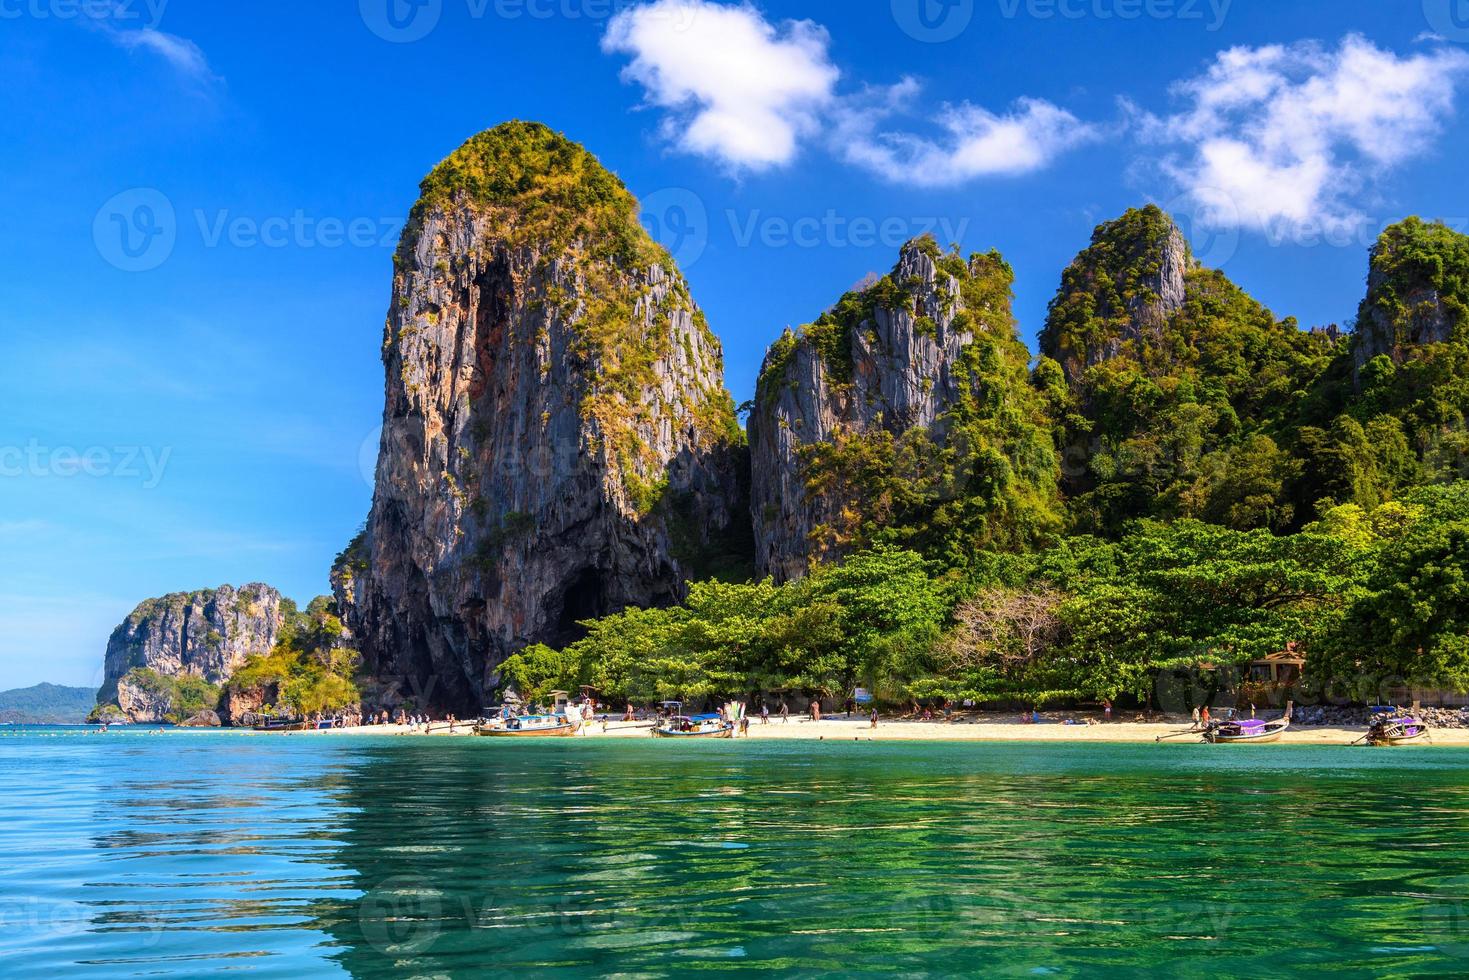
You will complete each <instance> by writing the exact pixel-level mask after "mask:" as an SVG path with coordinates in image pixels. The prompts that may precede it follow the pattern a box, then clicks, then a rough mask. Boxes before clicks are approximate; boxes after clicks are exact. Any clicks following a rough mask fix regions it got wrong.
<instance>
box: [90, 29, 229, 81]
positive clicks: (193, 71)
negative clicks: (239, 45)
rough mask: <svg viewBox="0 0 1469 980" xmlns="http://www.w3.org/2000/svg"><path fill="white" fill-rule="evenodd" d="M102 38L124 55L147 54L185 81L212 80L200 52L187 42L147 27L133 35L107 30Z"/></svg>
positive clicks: (190, 42) (132, 32) (131, 32)
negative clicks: (135, 52) (106, 39)
mask: <svg viewBox="0 0 1469 980" xmlns="http://www.w3.org/2000/svg"><path fill="white" fill-rule="evenodd" d="M106 34H107V36H108V37H109V38H111V39H112V42H113V43H114V44H116V45H118V46H119V47H122V48H125V49H127V50H128V51H140V50H141V51H151V52H152V53H154V54H156V55H158V56H159V57H161V58H162V59H163V60H164V61H166V62H168V63H169V64H170V65H171V66H173V68H174V69H175V70H177V71H178V72H179V73H180V74H181V75H183V76H184V77H186V78H189V79H192V80H194V81H199V82H209V81H214V80H215V75H214V72H213V71H212V70H211V69H210V67H209V60H208V59H207V58H205V57H204V51H203V50H202V49H201V48H200V47H199V45H197V44H195V43H194V42H193V41H190V40H188V39H187V38H182V37H179V36H178V35H176V34H166V33H164V32H163V31H159V30H154V29H153V28H151V27H144V28H140V29H138V30H133V31H129V30H120V29H117V28H108V29H107V31H106Z"/></svg>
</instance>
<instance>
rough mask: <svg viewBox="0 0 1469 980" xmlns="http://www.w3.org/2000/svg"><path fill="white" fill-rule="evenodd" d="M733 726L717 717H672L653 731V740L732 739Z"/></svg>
mask: <svg viewBox="0 0 1469 980" xmlns="http://www.w3.org/2000/svg"><path fill="white" fill-rule="evenodd" d="M734 731H735V726H734V724H733V723H732V722H728V721H725V720H724V719H723V718H721V717H719V716H718V715H674V716H673V717H671V718H668V719H666V720H665V721H664V722H663V723H662V724H660V725H659V726H658V727H657V728H654V729H653V736H654V737H655V738H734Z"/></svg>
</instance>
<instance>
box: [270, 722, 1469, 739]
mask: <svg viewBox="0 0 1469 980" xmlns="http://www.w3.org/2000/svg"><path fill="white" fill-rule="evenodd" d="M1188 727H1189V723H1188V722H1187V721H1172V722H1144V721H1115V722H1102V723H1098V724H1091V725H1088V724H1081V725H1062V724H1056V723H1045V724H1040V725H1030V724H1022V723H1021V722H1020V721H1018V720H1001V718H1000V717H999V716H994V715H989V716H983V717H982V719H981V720H962V721H960V720H956V721H954V722H951V723H946V722H942V721H929V722H925V721H898V720H893V721H889V720H886V719H882V720H879V722H878V726H877V728H875V729H874V728H872V727H871V725H870V723H869V722H868V721H867V720H865V719H863V720H859V719H856V718H853V719H851V720H847V719H843V718H841V717H840V716H838V717H836V718H826V719H823V720H821V721H820V722H813V721H811V720H809V719H808V718H805V717H804V716H803V717H800V718H795V717H793V718H791V719H790V721H788V722H784V723H782V722H781V721H780V719H779V718H771V720H770V723H769V724H761V722H760V719H759V718H753V719H751V721H750V734H749V738H751V739H753V740H757V741H758V740H763V739H805V740H810V741H814V740H831V741H853V740H857V741H883V742H887V741H923V740H928V741H987V742H1153V741H1156V740H1157V738H1158V736H1160V735H1169V734H1172V733H1174V732H1180V731H1185V730H1187V729H1188ZM651 729H652V723H651V722H646V721H644V722H622V721H612V722H609V723H608V725H607V727H606V730H605V731H604V730H603V726H602V723H601V722H596V723H595V724H593V725H592V726H591V727H590V729H589V730H588V733H587V734H586V735H585V736H578V737H585V738H649V737H651ZM1363 731H1364V729H1351V728H1292V729H1290V730H1289V731H1287V732H1286V733H1285V735H1284V736H1283V737H1282V738H1281V740H1280V742H1278V743H1275V744H1280V745H1347V744H1350V743H1351V742H1354V741H1356V740H1358V739H1360V738H1361V737H1362V734H1363ZM255 734H263V735H268V737H274V738H278V737H286V738H290V737H294V736H308V737H309V736H323V737H328V738H330V737H333V736H345V735H401V736H403V737H406V738H435V737H440V738H441V737H448V736H450V735H451V734H452V735H453V736H456V737H465V736H471V735H473V734H474V726H473V724H471V723H464V722H460V723H458V724H456V726H455V730H454V732H452V733H451V732H450V731H449V726H448V723H447V722H435V723H434V724H433V726H432V727H431V730H430V731H429V732H428V733H427V734H425V733H424V732H423V730H422V729H421V728H419V729H413V728H407V727H404V726H400V725H373V726H367V727H362V728H336V729H326V730H322V731H309V732H280V733H255ZM1432 739H1433V744H1434V745H1469V729H1462V728H1458V729H1451V728H1444V729H1434V731H1433V734H1432ZM1196 740H1197V736H1191V735H1183V736H1179V737H1177V738H1176V739H1169V741H1178V742H1184V743H1187V742H1190V741H1196Z"/></svg>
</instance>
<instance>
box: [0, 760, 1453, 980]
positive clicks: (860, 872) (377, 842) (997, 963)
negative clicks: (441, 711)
mask: <svg viewBox="0 0 1469 980" xmlns="http://www.w3.org/2000/svg"><path fill="white" fill-rule="evenodd" d="M1466 777H1469V751H1463V750H1449V749H1404V750H1398V751H1369V750H1365V749H1346V748H1341V749H1321V748H1296V747H1291V746H1277V747H1266V746H1249V747H1234V748H1228V747H1223V748H1215V747H1208V746H1166V745H1165V746H1060V745H1044V746H1025V745H993V744H964V745H959V744H931V745H917V746H914V745H884V744H876V743H860V744H835V743H829V742H826V743H807V744H792V743H782V744H775V745H768V744H741V743H733V744H723V743H720V744H716V743H709V744H704V745H682V744H680V745H670V744H667V743H662V742H655V741H653V740H651V739H650V740H648V741H647V742H646V743H642V742H638V743H626V742H619V743H615V744H609V743H600V742H595V741H587V742H583V741H571V740H565V741H563V740H555V741H548V742H546V743H543V744H536V743H530V744H528V743H524V742H514V743H510V744H506V743H505V742H502V741H499V740H464V741H462V742H453V743H450V742H446V741H440V740H434V741H431V742H430V741H427V740H413V739H350V738H317V737H295V738H282V737H269V738H257V737H249V736H242V735H231V734H221V733H171V734H169V735H167V736H144V735H134V734H131V733H126V734H117V733H114V734H111V735H108V736H83V735H76V734H57V735H44V734H34V733H32V734H26V735H21V736H6V737H0V817H3V828H4V829H3V832H0V896H3V897H0V916H3V918H0V962H3V963H5V964H6V967H5V971H4V972H6V973H7V974H12V971H17V972H15V973H13V975H32V976H33V975H45V974H46V973H48V972H50V973H59V972H63V971H70V970H73V969H76V968H78V967H85V968H86V971H85V972H87V973H89V974H92V975H96V976H142V975H147V976H197V975H200V974H201V973H208V972H213V971H231V972H244V973H249V974H251V975H265V976H298V977H299V976H303V975H311V976H322V975H333V974H335V975H348V976H354V977H364V978H369V977H370V978H377V977H400V976H475V975H494V974H502V973H503V974H511V973H520V974H534V975H547V974H563V973H564V974H566V975H568V976H570V975H582V976H585V975H588V974H595V975H600V974H608V973H619V974H624V975H629V976H631V975H638V976H667V975H674V974H688V973H701V972H712V971H714V970H720V971H729V970H740V971H750V972H769V971H787V972H794V973H803V974H804V973H825V974H832V975H838V974H848V973H862V972H868V973H893V972H899V973H909V974H936V975H944V974H954V973H979V972H983V973H985V974H986V975H994V976H1043V975H1055V976H1076V975H1089V974H1095V973H1124V974H1127V973H1136V974H1141V973H1144V972H1166V973H1167V974H1169V975H1175V976H1177V975H1204V974H1206V973H1208V974H1220V973H1233V974H1239V975H1247V976H1260V975H1277V976H1278V975H1285V974H1298V975H1304V974H1308V973H1311V974H1314V973H1319V972H1322V971H1324V970H1331V971H1333V972H1335V973H1338V974H1342V975H1383V974H1398V975H1414V976H1424V975H1441V976H1451V975H1463V974H1465V973H1466V972H1469V916H1466V914H1465V913H1466V912H1469V779H1466Z"/></svg>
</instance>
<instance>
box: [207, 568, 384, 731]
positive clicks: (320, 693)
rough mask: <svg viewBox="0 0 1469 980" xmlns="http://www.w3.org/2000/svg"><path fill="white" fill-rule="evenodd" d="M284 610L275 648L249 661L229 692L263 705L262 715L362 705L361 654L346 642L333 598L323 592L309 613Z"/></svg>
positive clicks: (301, 714)
mask: <svg viewBox="0 0 1469 980" xmlns="http://www.w3.org/2000/svg"><path fill="white" fill-rule="evenodd" d="M284 611H285V613H286V618H285V624H284V626H283V628H282V630H281V637H280V640H279V642H278V643H277V644H276V646H275V649H273V650H271V652H270V653H268V654H265V655H263V656H259V655H257V656H253V657H251V658H249V659H248V660H246V661H245V663H244V664H243V665H241V667H240V669H239V670H237V671H235V673H234V674H233V676H231V677H230V680H229V683H228V685H227V688H226V689H227V691H228V693H229V695H230V696H231V697H232V698H242V699H244V700H246V701H250V702H254V703H257V704H259V705H260V711H261V713H262V714H271V713H272V712H282V713H288V714H291V715H295V716H297V717H302V718H305V717H309V716H311V715H318V714H330V713H331V712H334V711H339V710H341V709H344V708H348V707H352V706H354V705H357V704H359V703H360V702H361V700H362V695H361V692H360V691H359V690H358V686H357V673H358V671H359V669H360V667H361V657H360V656H359V655H358V654H357V651H355V650H351V649H347V648H346V647H344V646H343V642H342V637H343V633H344V629H343V627H342V621H341V619H340V618H338V616H337V614H336V612H335V610H334V609H333V608H332V601H331V600H330V599H328V598H326V597H318V598H317V599H314V600H312V602H311V604H310V605H309V606H307V607H306V610H305V612H297V611H296V609H295V608H294V606H292V607H291V608H289V609H287V610H284ZM234 720H235V721H237V722H238V721H239V719H234Z"/></svg>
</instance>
